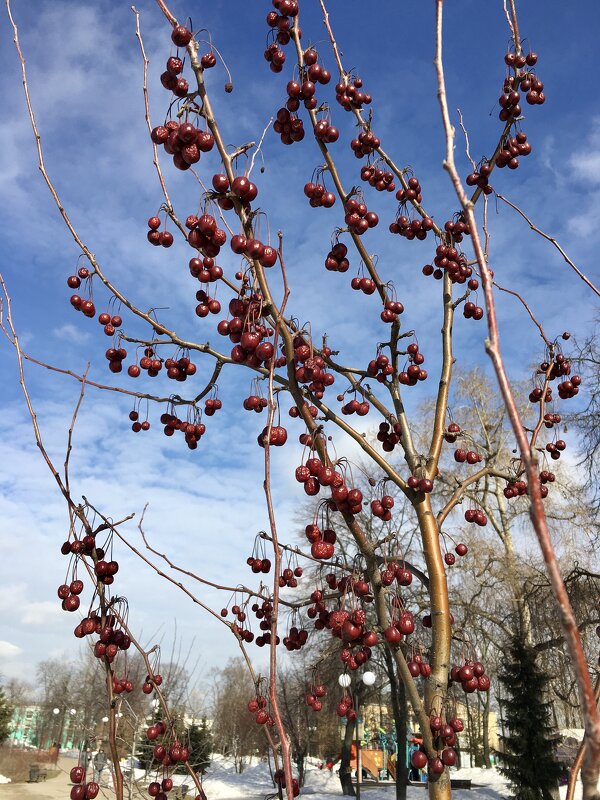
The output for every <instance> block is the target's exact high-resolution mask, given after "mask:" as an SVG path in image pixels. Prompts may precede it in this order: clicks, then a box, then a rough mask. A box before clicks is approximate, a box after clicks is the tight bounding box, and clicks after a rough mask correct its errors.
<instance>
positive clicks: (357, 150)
mask: <svg viewBox="0 0 600 800" xmlns="http://www.w3.org/2000/svg"><path fill="white" fill-rule="evenodd" d="M380 146H381V139H379V137H377V136H375V134H374V133H373V131H371V130H368V131H361V132H360V133H359V134H358V137H357V138H356V139H352V141H351V142H350V147H351V148H352V151H353V153H354V155H355V156H356V158H364V157H365V156H370V155H371V153H372V152H373V151H374V150H377V148H378V147H380Z"/></svg>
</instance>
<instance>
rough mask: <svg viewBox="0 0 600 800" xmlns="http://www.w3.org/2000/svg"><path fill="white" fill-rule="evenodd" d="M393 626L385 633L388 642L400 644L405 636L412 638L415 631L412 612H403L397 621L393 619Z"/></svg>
mask: <svg viewBox="0 0 600 800" xmlns="http://www.w3.org/2000/svg"><path fill="white" fill-rule="evenodd" d="M391 623H392V624H391V625H389V626H388V627H387V628H386V629H385V630H384V632H383V635H384V637H385V640H386V642H389V644H400V642H401V641H402V637H403V636H410V634H411V633H414V630H415V620H414V617H413V615H412V614H411V612H410V611H406V610H404V611H402V612H401V614H400V616H399V617H398V619H397V620H394V618H393V617H392V620H391Z"/></svg>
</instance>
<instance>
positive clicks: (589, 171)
mask: <svg viewBox="0 0 600 800" xmlns="http://www.w3.org/2000/svg"><path fill="white" fill-rule="evenodd" d="M569 166H570V167H571V169H572V170H573V172H574V173H575V176H576V177H577V178H579V179H580V180H582V181H585V182H587V183H591V184H598V183H600V116H596V117H593V119H592V124H591V127H590V133H589V134H588V137H587V141H586V143H585V144H584V146H583V147H580V148H578V149H577V150H575V152H574V153H572V155H571V156H570V158H569Z"/></svg>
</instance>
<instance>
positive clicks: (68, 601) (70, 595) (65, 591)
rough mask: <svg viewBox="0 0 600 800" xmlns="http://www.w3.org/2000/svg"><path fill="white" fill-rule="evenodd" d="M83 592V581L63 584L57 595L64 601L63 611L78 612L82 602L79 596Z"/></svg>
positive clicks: (62, 604)
mask: <svg viewBox="0 0 600 800" xmlns="http://www.w3.org/2000/svg"><path fill="white" fill-rule="evenodd" d="M82 592H83V581H80V580H73V581H71V583H70V584H66V583H63V584H61V585H60V586H59V587H58V589H57V591H56V593H57V594H58V597H59V599H60V600H62V603H61V607H62V610H63V611H77V609H78V608H79V604H80V600H79V595H80V594H81V593H82Z"/></svg>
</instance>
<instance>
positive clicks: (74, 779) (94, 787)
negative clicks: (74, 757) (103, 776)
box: [69, 766, 100, 800]
mask: <svg viewBox="0 0 600 800" xmlns="http://www.w3.org/2000/svg"><path fill="white" fill-rule="evenodd" d="M85 774H86V770H85V768H84V767H80V766H77V767H73V768H72V769H71V772H70V773H69V777H70V778H71V783H72V784H74V785H73V786H72V787H71V795H70V796H71V800H93V798H94V797H98V793H99V791H100V786H99V785H98V784H97V783H96V781H88V782H87V783H84V781H85Z"/></svg>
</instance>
